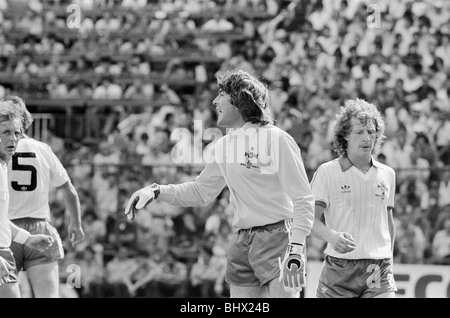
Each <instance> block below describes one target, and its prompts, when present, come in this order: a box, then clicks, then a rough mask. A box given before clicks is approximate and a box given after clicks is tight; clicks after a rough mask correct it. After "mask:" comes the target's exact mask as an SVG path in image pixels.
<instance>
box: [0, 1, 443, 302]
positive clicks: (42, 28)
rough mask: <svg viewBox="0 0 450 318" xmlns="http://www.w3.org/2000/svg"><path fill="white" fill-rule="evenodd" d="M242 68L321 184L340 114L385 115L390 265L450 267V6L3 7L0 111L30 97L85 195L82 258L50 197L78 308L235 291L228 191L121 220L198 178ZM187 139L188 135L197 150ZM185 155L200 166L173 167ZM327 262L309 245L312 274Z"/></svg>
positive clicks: (37, 132) (44, 135)
mask: <svg viewBox="0 0 450 318" xmlns="http://www.w3.org/2000/svg"><path fill="white" fill-rule="evenodd" d="M71 5H72V6H71ZM73 5H75V6H73ZM232 69H243V70H246V71H249V72H251V73H253V74H255V75H256V76H257V77H260V78H263V79H264V81H265V83H266V84H267V85H268V87H269V88H270V91H271V106H272V108H273V113H274V116H275V118H276V120H277V123H276V125H278V126H279V127H281V128H282V129H285V130H287V131H288V132H289V133H290V134H291V135H292V136H293V137H294V139H295V140H296V141H297V143H298V145H299V146H300V148H301V150H302V157H303V160H304V163H305V166H306V168H307V171H308V174H309V177H310V178H311V177H312V174H313V172H314V170H315V169H316V168H317V167H318V165H319V164H321V163H323V162H325V161H328V160H330V159H332V158H334V157H335V156H336V154H335V153H334V152H333V150H332V147H331V135H332V128H333V124H334V121H335V114H336V113H337V112H338V111H339V107H340V106H341V105H343V103H344V102H345V100H347V99H349V98H363V99H366V100H367V101H369V102H371V103H373V104H376V105H377V106H379V108H380V110H381V111H382V113H383V116H384V119H385V121H386V135H387V141H386V142H385V143H384V145H383V146H382V148H381V149H380V150H379V151H378V152H377V153H376V155H375V156H376V158H377V159H378V160H379V161H382V162H385V163H387V164H388V165H390V166H392V167H393V168H394V169H395V170H396V172H397V196H396V207H395V219H396V222H397V238H396V244H395V252H394V257H395V260H394V261H395V262H398V263H406V264H447V265H450V81H449V75H450V2H448V1H443V0H434V1H431V0H429V1H426V0H423V1H411V0H390V1H387V0H378V1H377V0H373V1H361V0H309V1H306V0H298V1H297V0H294V1H287V0H93V1H91V0H78V1H77V0H73V1H65V0H59V1H57V0H54V1H50V0H30V1H23V0H20V1H17V0H15V1H11V0H9V1H8V0H0V97H1V96H3V95H6V94H16V95H19V96H21V97H22V98H23V99H24V100H25V102H26V104H27V106H28V108H29V110H30V111H31V112H32V113H33V114H34V116H35V123H34V124H33V127H32V128H31V131H30V135H32V136H34V137H35V138H37V139H41V140H43V141H45V142H48V143H49V144H50V145H51V147H52V149H53V150H54V151H55V153H56V154H57V155H58V157H59V158H60V159H61V160H62V162H63V163H64V165H65V167H66V168H67V169H68V171H69V174H70V176H71V178H72V181H73V183H74V185H75V187H76V188H77V190H78V192H79V195H80V200H81V204H82V216H83V226H84V230H85V232H86V241H85V242H84V243H83V244H82V245H80V246H78V247H77V248H72V247H71V246H70V244H69V241H68V238H67V235H66V229H67V218H68V215H67V214H66V213H65V208H64V205H63V203H62V202H63V201H62V198H61V197H59V194H58V193H57V192H56V191H55V192H54V193H52V200H51V204H52V213H53V220H52V222H53V224H55V225H56V226H57V228H58V229H59V231H60V234H61V236H62V238H63V239H64V242H65V246H66V257H65V259H64V260H63V261H62V262H61V266H60V269H61V274H60V276H61V282H65V281H66V280H67V278H68V276H69V275H70V271H68V270H67V268H69V267H68V266H69V265H70V264H78V265H79V266H80V268H81V273H82V276H81V286H80V288H76V289H75V290H67V291H66V292H67V293H68V295H69V294H70V293H72V296H75V297H129V296H143V297H186V296H189V297H226V296H227V295H228V294H227V293H228V289H227V284H226V283H225V282H224V269H225V264H226V255H225V248H226V244H227V240H228V236H229V234H230V232H231V228H230V219H231V215H232V211H231V210H230V209H231V207H230V205H229V202H228V190H227V189H224V191H223V193H222V194H221V195H220V196H219V197H218V199H217V200H216V201H215V202H213V203H212V204H211V205H209V206H205V207H198V208H177V207H172V206H169V205H167V204H165V203H160V202H157V201H156V202H155V203H154V204H151V205H149V206H148V207H147V208H146V211H142V212H141V213H139V214H138V216H137V219H136V220H135V221H134V222H129V221H128V220H127V219H126V217H124V215H123V213H122V212H123V208H124V204H126V200H127V199H128V198H129V196H130V195H131V193H132V192H134V191H135V190H137V189H139V188H141V187H142V186H144V185H146V184H150V183H152V182H157V183H160V184H167V183H179V182H182V181H190V180H193V178H194V177H195V176H196V175H197V174H198V172H199V171H201V168H202V166H203V165H202V164H201V163H200V162H202V153H203V152H205V150H207V149H209V147H212V146H213V144H214V142H215V140H212V139H211V138H210V136H208V134H204V132H205V130H206V129H208V128H211V127H216V113H215V109H214V107H212V104H211V101H212V100H213V99H214V98H215V96H216V94H217V88H216V76H218V75H222V74H224V73H225V72H227V71H228V70H232ZM177 128H184V129H187V131H190V132H191V134H190V140H189V139H187V140H183V142H186V143H185V144H183V143H182V142H180V140H179V139H177V136H179V129H177ZM177 146H185V147H191V148H190V149H191V150H192V152H191V153H192V156H191V162H195V163H198V164H174V162H180V161H179V160H177V158H178V159H180V158H179V157H177V156H180V154H179V153H180V151H177ZM184 149H187V148H184ZM178 150H179V149H178ZM323 249H324V242H323V241H319V240H315V239H313V238H311V237H309V238H308V249H307V253H308V259H309V260H322V257H323V254H322V252H323Z"/></svg>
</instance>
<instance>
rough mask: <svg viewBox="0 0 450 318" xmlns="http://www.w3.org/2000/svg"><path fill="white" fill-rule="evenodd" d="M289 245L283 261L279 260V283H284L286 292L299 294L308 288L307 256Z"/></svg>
mask: <svg viewBox="0 0 450 318" xmlns="http://www.w3.org/2000/svg"><path fill="white" fill-rule="evenodd" d="M292 247H293V245H291V244H289V246H288V249H287V251H286V255H285V256H284V259H283V261H281V258H278V263H279V265H280V277H279V282H281V283H283V286H284V290H285V291H286V292H290V293H293V294H294V293H299V292H301V291H302V289H303V287H305V286H306V273H305V255H304V254H303V252H302V251H299V252H296V251H295V249H293V248H292Z"/></svg>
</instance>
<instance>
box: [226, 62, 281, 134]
mask: <svg viewBox="0 0 450 318" xmlns="http://www.w3.org/2000/svg"><path fill="white" fill-rule="evenodd" d="M217 86H218V88H219V91H223V92H225V93H227V94H229V95H230V103H231V104H232V105H233V106H235V107H236V108H237V109H238V110H239V112H240V113H241V115H242V118H243V119H244V120H245V121H246V122H251V123H252V124H261V125H266V124H273V123H274V122H275V120H274V119H273V115H272V111H271V109H270V102H269V101H270V96H269V90H268V88H267V86H266V85H265V84H264V83H262V82H261V81H259V80H258V79H256V78H255V77H253V76H252V75H250V74H249V73H247V72H245V71H242V70H238V71H235V72H228V73H227V74H225V75H223V76H218V77H217Z"/></svg>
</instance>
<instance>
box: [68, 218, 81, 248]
mask: <svg viewBox="0 0 450 318" xmlns="http://www.w3.org/2000/svg"><path fill="white" fill-rule="evenodd" d="M68 229H69V237H70V243H71V244H72V247H75V246H76V245H78V244H80V243H81V242H83V241H84V231H83V228H82V227H81V225H72V223H70V224H69V228H68Z"/></svg>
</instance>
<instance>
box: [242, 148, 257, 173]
mask: <svg viewBox="0 0 450 318" xmlns="http://www.w3.org/2000/svg"><path fill="white" fill-rule="evenodd" d="M254 149H255V148H253V147H251V148H250V150H249V151H246V152H245V164H243V163H241V165H243V166H245V167H246V168H247V169H250V168H259V167H258V166H257V165H256V162H257V161H258V154H257V153H255V152H254V151H253V150H254Z"/></svg>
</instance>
